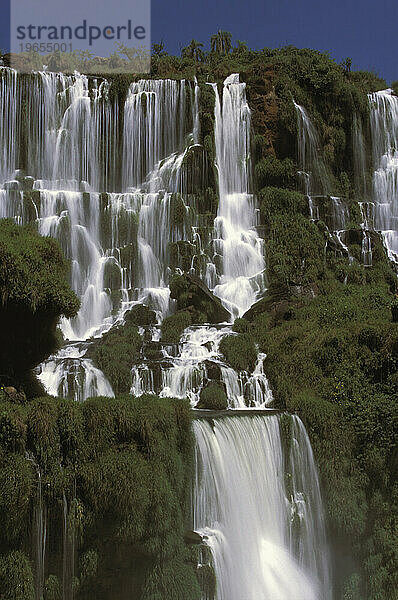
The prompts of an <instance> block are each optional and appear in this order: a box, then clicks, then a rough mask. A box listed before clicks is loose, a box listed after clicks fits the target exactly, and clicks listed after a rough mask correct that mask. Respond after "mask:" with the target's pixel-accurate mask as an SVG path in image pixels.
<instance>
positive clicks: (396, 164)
mask: <svg viewBox="0 0 398 600" xmlns="http://www.w3.org/2000/svg"><path fill="white" fill-rule="evenodd" d="M368 98H369V105H370V127H371V134H372V156H373V169H374V172H373V201H374V226H375V229H376V230H377V231H380V232H381V234H382V236H383V240H384V244H385V247H386V249H387V252H388V255H389V257H390V259H391V260H392V261H393V262H395V263H397V262H398V97H397V96H395V95H394V94H393V92H392V90H390V89H387V90H382V91H380V92H375V93H373V94H369V96H368Z"/></svg>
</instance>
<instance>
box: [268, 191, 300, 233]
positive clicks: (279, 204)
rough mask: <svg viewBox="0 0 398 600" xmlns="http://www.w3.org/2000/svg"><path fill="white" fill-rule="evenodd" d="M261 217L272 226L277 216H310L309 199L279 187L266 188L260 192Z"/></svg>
mask: <svg viewBox="0 0 398 600" xmlns="http://www.w3.org/2000/svg"><path fill="white" fill-rule="evenodd" d="M260 201H261V217H262V219H263V222H264V223H265V224H266V225H267V226H270V224H271V223H272V220H273V218H274V217H275V215H277V214H284V215H290V216H293V215H299V214H300V215H303V216H309V209H308V198H306V196H304V195H303V194H301V193H299V192H293V191H291V190H286V189H283V188H279V187H264V188H263V189H262V190H261V191H260Z"/></svg>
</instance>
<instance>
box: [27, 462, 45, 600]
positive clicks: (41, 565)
mask: <svg viewBox="0 0 398 600" xmlns="http://www.w3.org/2000/svg"><path fill="white" fill-rule="evenodd" d="M26 458H27V460H29V462H31V463H32V464H33V466H34V469H35V471H36V473H37V494H36V501H35V504H34V507H33V523H32V539H33V564H34V567H35V578H34V579H35V600H42V598H43V591H44V578H45V560H46V550H47V508H46V504H45V500H44V498H43V482H42V472H41V469H40V466H39V465H38V463H37V461H36V459H35V457H34V456H33V454H31V453H28V452H27V453H26Z"/></svg>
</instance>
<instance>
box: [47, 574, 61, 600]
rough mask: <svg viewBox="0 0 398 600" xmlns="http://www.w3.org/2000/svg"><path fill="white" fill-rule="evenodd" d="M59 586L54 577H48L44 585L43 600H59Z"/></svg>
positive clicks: (56, 578) (57, 580)
mask: <svg viewBox="0 0 398 600" xmlns="http://www.w3.org/2000/svg"><path fill="white" fill-rule="evenodd" d="M61 599H62V593H61V584H60V582H59V579H58V577H57V576H56V575H49V576H48V577H47V579H46V581H45V584H44V600H61Z"/></svg>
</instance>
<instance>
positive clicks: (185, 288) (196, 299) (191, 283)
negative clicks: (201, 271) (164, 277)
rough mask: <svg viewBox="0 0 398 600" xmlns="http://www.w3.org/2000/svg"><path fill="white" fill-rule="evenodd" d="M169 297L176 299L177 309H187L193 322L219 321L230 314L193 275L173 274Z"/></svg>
mask: <svg viewBox="0 0 398 600" xmlns="http://www.w3.org/2000/svg"><path fill="white" fill-rule="evenodd" d="M170 293H171V297H172V298H174V299H175V300H177V307H178V310H189V311H190V312H191V314H192V322H193V323H221V322H225V321H229V318H230V314H229V312H228V311H227V310H226V308H224V306H223V305H222V303H221V301H220V299H219V298H217V297H216V296H214V294H212V292H210V290H209V289H208V288H207V287H206V285H205V284H204V283H203V282H202V281H201V280H200V279H199V278H198V277H195V276H193V275H189V274H184V275H174V276H173V278H172V280H171V281H170Z"/></svg>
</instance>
